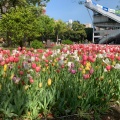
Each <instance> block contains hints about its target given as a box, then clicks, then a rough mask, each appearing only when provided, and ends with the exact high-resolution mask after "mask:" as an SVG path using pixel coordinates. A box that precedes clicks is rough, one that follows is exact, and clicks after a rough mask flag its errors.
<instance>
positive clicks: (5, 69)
mask: <svg viewBox="0 0 120 120" xmlns="http://www.w3.org/2000/svg"><path fill="white" fill-rule="evenodd" d="M6 71H7V65H6V64H5V65H4V72H6Z"/></svg>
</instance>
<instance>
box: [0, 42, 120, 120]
mask: <svg viewBox="0 0 120 120" xmlns="http://www.w3.org/2000/svg"><path fill="white" fill-rule="evenodd" d="M0 78H1V80H0V116H1V117H2V118H6V119H7V118H14V117H15V118H22V119H26V118H27V119H41V118H57V117H60V116H66V115H75V114H77V116H78V117H81V118H86V119H93V118H95V119H97V120H98V119H100V115H101V114H104V113H106V112H107V111H108V110H109V108H110V105H111V104H112V103H113V102H118V103H119V100H120V46H113V45H94V44H89V45H82V44H80V45H65V46H64V47H62V48H61V49H55V50H52V49H46V50H42V49H37V50H35V49H32V48H31V49H29V50H28V49H27V50H26V48H23V49H22V51H21V49H20V48H18V49H17V50H13V51H11V52H10V50H3V49H0Z"/></svg>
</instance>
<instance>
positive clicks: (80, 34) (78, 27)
mask: <svg viewBox="0 0 120 120" xmlns="http://www.w3.org/2000/svg"><path fill="white" fill-rule="evenodd" d="M72 30H73V36H74V40H75V41H77V42H79V40H84V39H85V38H86V32H85V26H84V25H83V24H80V22H79V21H74V22H73V23H72Z"/></svg>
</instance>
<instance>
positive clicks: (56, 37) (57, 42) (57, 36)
mask: <svg viewBox="0 0 120 120" xmlns="http://www.w3.org/2000/svg"><path fill="white" fill-rule="evenodd" d="M56 39H57V43H58V34H57V36H56Z"/></svg>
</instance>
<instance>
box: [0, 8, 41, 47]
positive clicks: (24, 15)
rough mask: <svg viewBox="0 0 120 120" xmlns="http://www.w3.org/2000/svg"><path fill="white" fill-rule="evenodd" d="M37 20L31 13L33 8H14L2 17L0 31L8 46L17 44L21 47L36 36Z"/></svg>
mask: <svg viewBox="0 0 120 120" xmlns="http://www.w3.org/2000/svg"><path fill="white" fill-rule="evenodd" d="M37 26H38V25H37V18H36V15H35V14H34V13H33V7H26V8H25V7H16V8H11V9H10V11H9V12H8V13H6V14H4V15H3V18H2V20H1V21H0V29H1V32H3V33H5V32H6V33H9V36H7V37H8V38H7V40H8V45H9V44H10V42H12V43H13V44H16V43H17V44H19V45H20V46H21V47H22V46H23V43H24V42H25V41H27V40H28V38H29V37H33V36H37V35H38V34H39V33H38V31H37V29H36V28H37Z"/></svg>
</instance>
